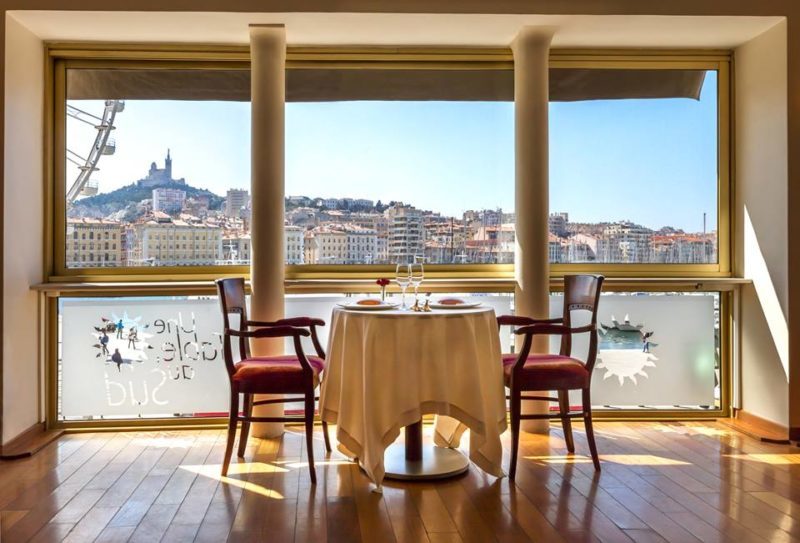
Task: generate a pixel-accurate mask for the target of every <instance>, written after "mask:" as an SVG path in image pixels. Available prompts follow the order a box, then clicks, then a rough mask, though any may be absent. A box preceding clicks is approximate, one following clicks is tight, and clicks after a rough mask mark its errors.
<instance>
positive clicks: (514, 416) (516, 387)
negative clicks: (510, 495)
mask: <svg viewBox="0 0 800 543" xmlns="http://www.w3.org/2000/svg"><path fill="white" fill-rule="evenodd" d="M603 280H604V278H603V277H602V276H599V275H567V276H565V277H564V314H563V316H562V317H561V318H557V319H532V318H530V317H523V316H513V315H503V316H500V317H498V318H497V323H498V325H499V326H503V325H510V326H519V327H520V328H517V329H516V330H515V331H514V333H515V334H518V335H523V336H524V341H523V344H522V348H521V349H520V352H519V353H518V354H504V355H503V373H504V378H505V384H506V386H507V387H508V388H509V389H510V394H509V399H510V404H511V467H510V469H509V473H508V475H509V478H510V479H512V480H513V479H514V477H515V475H516V472H517V451H518V449H519V426H520V421H521V420H530V419H561V422H562V425H563V428H564V440H565V441H566V444H567V450H568V451H569V452H570V453H574V452H575V443H574V441H573V439H572V424H571V419H573V418H577V417H582V418H583V421H584V424H585V426H586V439H587V441H588V442H589V450H590V452H591V455H592V462H593V463H594V468H595V469H596V470H598V471H600V460H599V459H598V457H597V446H596V445H595V441H594V430H593V429H592V402H591V398H590V394H589V388H590V384H591V381H592V370H593V369H594V363H595V359H596V358H597V304H598V302H599V301H600V291H601V289H602V287H603ZM575 311H588V312H590V313H591V323H590V324H588V325H585V326H573V325H572V321H573V312H575ZM573 334H589V353H588V355H587V357H586V361H585V362H583V361H581V360H578V359H577V358H573V357H572V335H573ZM537 335H547V336H550V335H560V336H561V349H560V352H559V354H557V355H554V354H531V352H530V351H531V344H532V342H533V337H534V336H537ZM570 390H580V391H581V392H582V395H583V398H582V399H583V403H582V407H581V410H580V411H578V412H571V411H570V405H569V391H570ZM549 391H556V392H557V394H558V396H557V397H552V396H523V395H522V394H523V393H524V392H549ZM523 400H544V401H550V402H558V406H559V412H558V414H550V413H549V412H548V413H545V414H532V415H523V414H522V401H523Z"/></svg>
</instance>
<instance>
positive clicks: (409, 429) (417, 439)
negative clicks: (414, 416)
mask: <svg viewBox="0 0 800 543" xmlns="http://www.w3.org/2000/svg"><path fill="white" fill-rule="evenodd" d="M406 460H408V461H410V462H418V461H420V460H422V421H419V422H415V423H414V424H410V425H408V426H406Z"/></svg>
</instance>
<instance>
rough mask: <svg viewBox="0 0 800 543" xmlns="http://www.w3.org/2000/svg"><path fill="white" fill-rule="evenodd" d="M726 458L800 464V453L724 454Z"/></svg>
mask: <svg viewBox="0 0 800 543" xmlns="http://www.w3.org/2000/svg"><path fill="white" fill-rule="evenodd" d="M722 456H724V457H725V458H735V459H736V460H750V461H753V462H759V463H761V464H773V465H791V464H800V454H766V453H762V454H756V453H752V454H723V455H722Z"/></svg>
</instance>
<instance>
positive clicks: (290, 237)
mask: <svg viewBox="0 0 800 543" xmlns="http://www.w3.org/2000/svg"><path fill="white" fill-rule="evenodd" d="M283 232H284V238H285V251H286V263H287V264H302V263H303V261H304V259H305V231H304V229H303V228H301V227H299V226H291V225H286V226H284V227H283Z"/></svg>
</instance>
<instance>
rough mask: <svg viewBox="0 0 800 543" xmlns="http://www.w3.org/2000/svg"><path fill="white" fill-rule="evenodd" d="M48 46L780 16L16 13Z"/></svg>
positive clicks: (416, 35)
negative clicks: (266, 32) (276, 31)
mask: <svg viewBox="0 0 800 543" xmlns="http://www.w3.org/2000/svg"><path fill="white" fill-rule="evenodd" d="M7 13H8V14H9V16H10V17H13V18H14V19H16V20H17V21H19V22H20V23H21V24H22V25H23V26H25V27H27V28H28V29H29V30H30V31H31V32H33V33H34V34H36V35H37V36H39V37H40V38H41V39H43V40H48V41H101V42H112V41H116V42H162V43H164V42H166V43H213V44H241V45H244V44H247V43H248V41H249V39H248V25H250V24H258V23H262V24H263V23H283V24H285V25H286V37H287V43H288V44H289V45H293V46H303V45H307V46H320V45H379V46H380V45H398V46H408V45H429V46H461V45H469V46H479V47H483V46H485V47H506V46H508V45H509V44H510V43H511V40H512V39H513V38H514V36H515V35H516V33H517V31H518V30H519V28H520V27H521V26H524V25H547V26H555V27H557V29H558V30H557V32H556V35H555V37H554V39H553V47H557V48H586V47H600V48H615V47H621V48H629V47H648V48H652V47H655V48H701V49H705V48H715V49H716V48H724V49H728V48H733V47H736V46H738V45H740V44H742V43H745V42H747V41H749V40H750V39H752V38H754V37H755V36H757V35H759V34H761V33H762V32H764V31H766V30H768V29H769V28H770V27H772V26H773V25H775V24H777V23H778V22H780V20H781V19H782V18H780V17H732V16H709V17H690V16H650V15H647V16H641V15H493V14H485V15H480V14H400V13H269V14H267V13H197V12H87V11H83V12H81V11H9V12H7Z"/></svg>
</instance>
